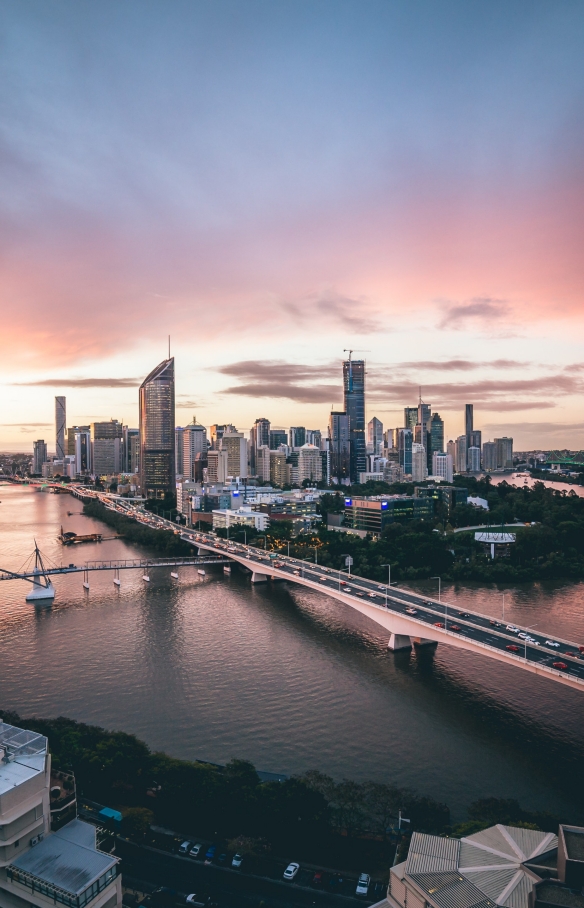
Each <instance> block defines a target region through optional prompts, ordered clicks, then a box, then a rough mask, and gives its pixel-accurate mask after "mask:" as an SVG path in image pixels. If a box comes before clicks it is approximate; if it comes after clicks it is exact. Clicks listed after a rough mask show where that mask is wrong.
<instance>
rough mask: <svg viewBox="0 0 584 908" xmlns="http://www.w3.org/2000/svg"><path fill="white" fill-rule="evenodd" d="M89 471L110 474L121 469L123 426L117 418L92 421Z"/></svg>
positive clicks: (119, 471)
mask: <svg viewBox="0 0 584 908" xmlns="http://www.w3.org/2000/svg"><path fill="white" fill-rule="evenodd" d="M90 433H91V472H92V473H93V475H94V476H111V475H113V474H115V473H121V472H122V469H123V452H124V441H123V438H124V427H123V425H122V424H121V422H119V421H118V420H117V419H110V420H109V421H108V422H92V423H91V426H90Z"/></svg>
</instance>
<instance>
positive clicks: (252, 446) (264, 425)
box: [249, 417, 270, 476]
mask: <svg viewBox="0 0 584 908" xmlns="http://www.w3.org/2000/svg"><path fill="white" fill-rule="evenodd" d="M264 446H265V447H267V448H268V449H269V447H270V420H269V419H265V418H263V417H262V418H261V419H256V421H255V423H254V424H253V426H252V427H251V429H250V432H249V466H250V469H251V475H252V476H255V475H256V468H257V467H256V452H257V449H258V448H260V447H264Z"/></svg>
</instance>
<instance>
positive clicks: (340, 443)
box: [328, 410, 351, 483]
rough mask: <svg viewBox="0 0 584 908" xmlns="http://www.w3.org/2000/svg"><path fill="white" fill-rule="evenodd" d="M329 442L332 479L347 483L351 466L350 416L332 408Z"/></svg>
mask: <svg viewBox="0 0 584 908" xmlns="http://www.w3.org/2000/svg"><path fill="white" fill-rule="evenodd" d="M328 442H329V451H330V455H331V457H330V470H331V480H332V481H333V482H338V483H346V482H347V480H348V479H349V471H350V467H351V457H350V451H351V442H350V436H349V417H348V416H347V414H346V413H341V412H340V411H339V410H332V411H331V415H330V419H329V429H328Z"/></svg>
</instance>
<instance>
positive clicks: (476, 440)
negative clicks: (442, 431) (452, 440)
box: [468, 429, 483, 448]
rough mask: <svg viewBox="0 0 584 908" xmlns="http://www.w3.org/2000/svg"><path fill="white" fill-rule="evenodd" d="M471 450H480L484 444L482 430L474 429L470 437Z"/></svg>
mask: <svg viewBox="0 0 584 908" xmlns="http://www.w3.org/2000/svg"><path fill="white" fill-rule="evenodd" d="M468 442H469V447H470V448H480V447H482V444H483V433H482V432H481V430H480V429H473V431H472V432H471V433H470V435H469V437H468Z"/></svg>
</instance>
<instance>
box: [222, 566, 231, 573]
mask: <svg viewBox="0 0 584 908" xmlns="http://www.w3.org/2000/svg"><path fill="white" fill-rule="evenodd" d="M223 573H224V574H230V573H231V565H229V564H225V565H223Z"/></svg>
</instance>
